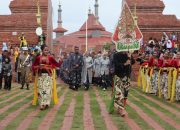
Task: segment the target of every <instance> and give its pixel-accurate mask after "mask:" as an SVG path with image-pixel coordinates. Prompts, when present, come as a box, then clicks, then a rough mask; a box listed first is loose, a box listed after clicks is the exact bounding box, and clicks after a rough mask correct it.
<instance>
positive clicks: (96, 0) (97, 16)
mask: <svg viewBox="0 0 180 130" xmlns="http://www.w3.org/2000/svg"><path fill="white" fill-rule="evenodd" d="M94 7H95V17H96V19H97V20H99V15H98V12H99V11H98V7H99V4H98V0H95V5H94Z"/></svg>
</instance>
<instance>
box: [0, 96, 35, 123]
mask: <svg viewBox="0 0 180 130" xmlns="http://www.w3.org/2000/svg"><path fill="white" fill-rule="evenodd" d="M30 100H32V96H30V97H28V98H26V99H24V100H23V101H21V102H19V103H17V104H16V105H14V106H13V107H11V108H9V109H8V110H7V111H5V112H4V113H1V114H0V120H3V119H4V118H5V117H6V116H8V115H9V114H10V113H12V112H14V111H16V110H18V109H19V108H20V107H21V106H23V105H24V104H26V103H28V102H30Z"/></svg>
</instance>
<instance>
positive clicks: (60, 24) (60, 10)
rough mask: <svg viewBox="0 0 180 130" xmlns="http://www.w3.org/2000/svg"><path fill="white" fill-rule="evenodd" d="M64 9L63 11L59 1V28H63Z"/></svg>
mask: <svg viewBox="0 0 180 130" xmlns="http://www.w3.org/2000/svg"><path fill="white" fill-rule="evenodd" d="M61 14H62V9H61V3H60V1H59V9H58V27H59V28H60V27H62V15H61Z"/></svg>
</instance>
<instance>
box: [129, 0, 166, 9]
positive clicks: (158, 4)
mask: <svg viewBox="0 0 180 130" xmlns="http://www.w3.org/2000/svg"><path fill="white" fill-rule="evenodd" d="M126 2H127V4H128V5H129V6H130V7H131V6H135V4H136V6H137V7H143V8H150V7H151V8H164V7H165V5H164V3H163V1H161V0H136V1H135V0H126Z"/></svg>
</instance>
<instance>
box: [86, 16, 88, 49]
mask: <svg viewBox="0 0 180 130" xmlns="http://www.w3.org/2000/svg"><path fill="white" fill-rule="evenodd" d="M86 15H87V14H86ZM87 35H88V31H87V20H86V51H87V48H88V36H87Z"/></svg>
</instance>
